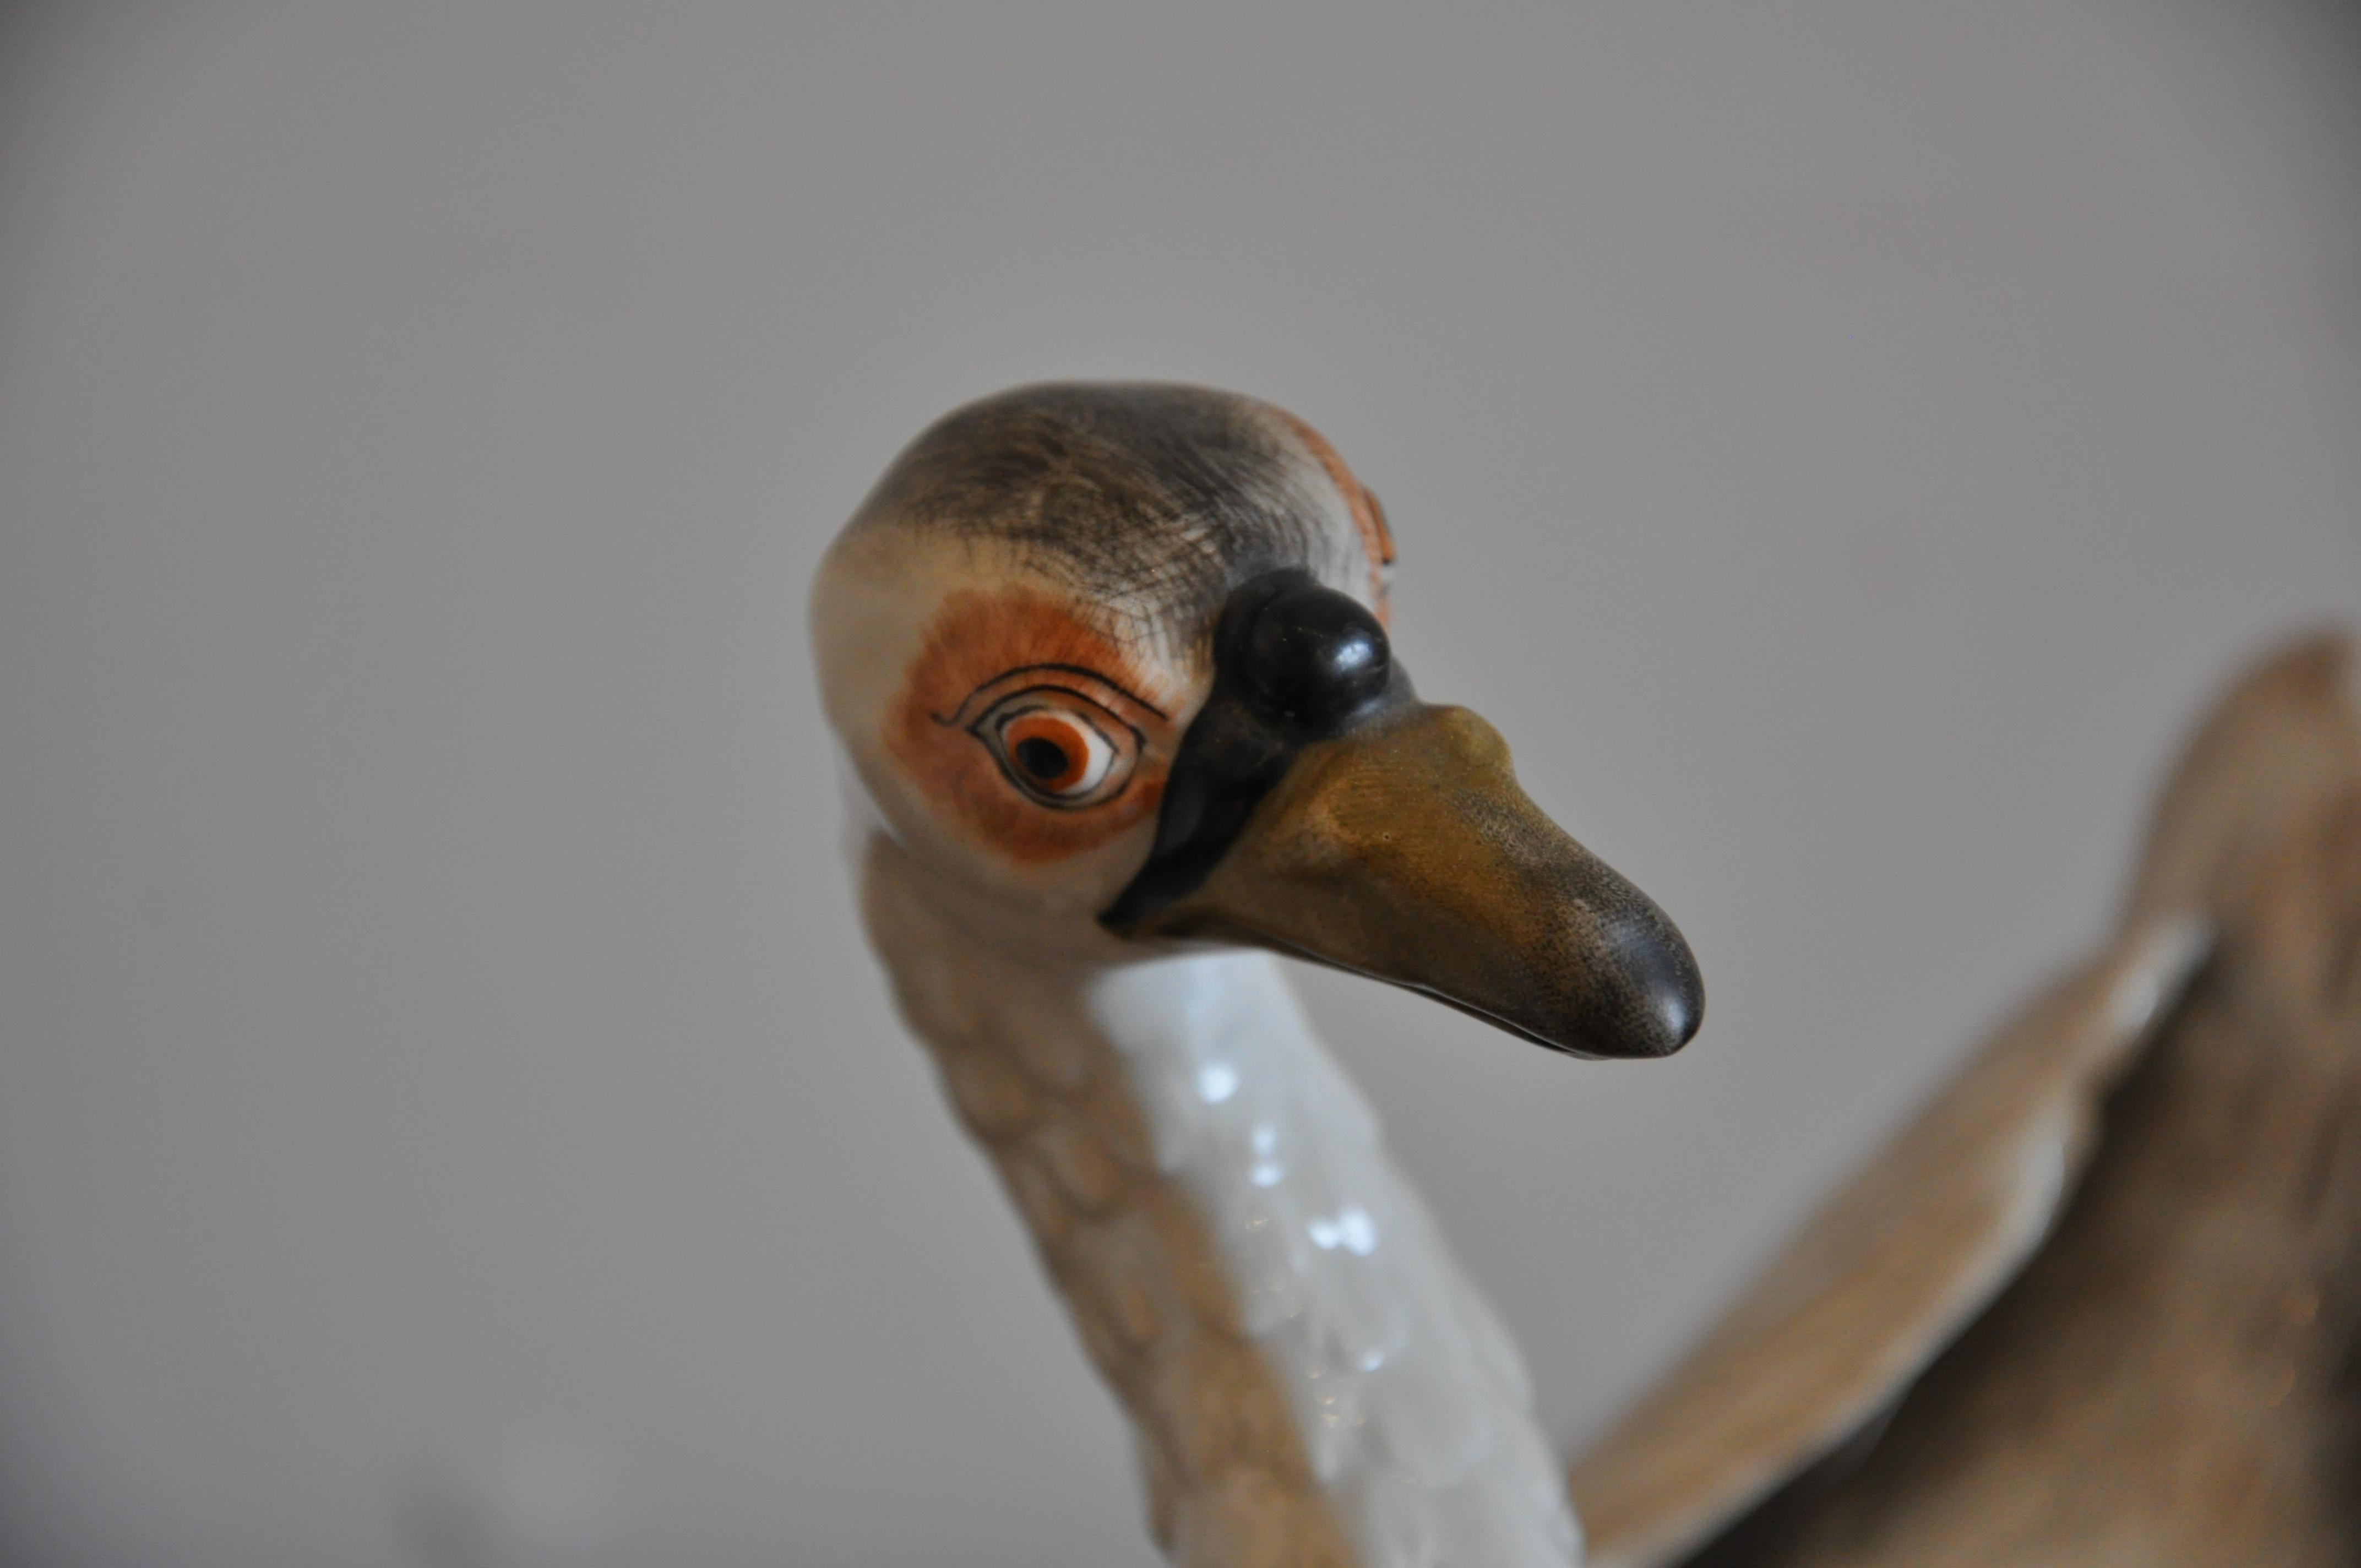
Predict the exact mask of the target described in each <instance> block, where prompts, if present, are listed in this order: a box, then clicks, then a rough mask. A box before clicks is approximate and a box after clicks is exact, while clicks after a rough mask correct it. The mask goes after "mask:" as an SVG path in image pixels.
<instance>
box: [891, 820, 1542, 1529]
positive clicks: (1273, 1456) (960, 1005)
mask: <svg viewBox="0 0 2361 1568" xmlns="http://www.w3.org/2000/svg"><path fill="white" fill-rule="evenodd" d="M866 885H867V894H868V898H867V905H868V912H869V916H870V922H871V927H872V935H873V939H874V940H875V942H876V945H877V948H878V950H879V951H880V953H881V954H883V955H884V959H885V962H886V965H887V967H888V969H889V970H890V971H891V972H892V974H893V977H894V979H895V985H896V990H897V992H898V993H899V995H900V998H901V1001H902V1004H903V1008H904V1011H905V1013H906V1016H907V1017H908V1019H909V1022H910V1024H911V1025H912V1027H913V1028H914V1029H915V1030H916V1031H917V1033H918V1034H919V1035H920V1036H922V1037H923V1038H924V1039H926V1040H927V1042H928V1045H929V1046H930V1047H932V1048H933V1049H934V1051H935V1052H936V1055H937V1057H938V1059H939V1062H940V1064H941V1067H942V1069H943V1072H944V1076H945V1079H946V1082H947V1085H948V1087H949V1088H950V1092H951V1096H952V1098H953V1101H954V1102H955V1103H956V1104H957V1105H958V1107H959V1109H960V1111H961V1114H962V1117H963V1119H964V1120H965V1121H966V1122H967V1124H968V1126H969V1128H970V1130H971V1131H972V1132H973V1133H974V1134H975V1135H976V1136H977V1137H978V1139H979V1141H980V1142H982V1143H983V1145H984V1146H985V1147H986V1149H987V1151H988V1152H989V1153H990V1154H991V1155H992V1157H993V1158H994V1163H995V1164H996V1165H997V1166H998V1167H999V1168H1000V1171H1001V1174H1002V1176H1003V1178H1004V1179H1005V1181H1006V1182H1007V1185H1008V1187H1009V1190H1010V1192H1011V1195H1012V1197H1013V1198H1014V1199H1015V1201H1016V1203H1017V1205H1018V1207H1019V1209H1020V1210H1021V1211H1022V1212H1024V1214H1025V1217H1026V1220H1027V1224H1028V1225H1029V1226H1030V1227H1031V1229H1032V1231H1033V1234H1034V1236H1035V1239H1036V1241H1037V1243H1038V1245H1039V1246H1040V1249H1041V1252H1042V1255H1043V1258H1044V1260H1045V1262H1046V1263H1047V1265H1048V1266H1049V1271H1050V1274H1051V1277H1052V1278H1053V1280H1055V1282H1056V1283H1057V1284H1058V1286H1059V1288H1060V1290H1061V1291H1062V1292H1063V1293H1064V1294H1065V1296H1066V1299H1067V1301H1068V1304H1069V1307H1070V1309H1071V1312H1072V1315H1073V1318H1074V1321H1075V1323H1076V1326H1077V1328H1078V1330H1079V1331H1080V1332H1081V1333H1082V1338H1083V1341H1084V1343H1085V1346H1086V1348H1087V1349H1089V1351H1090V1352H1091V1354H1092V1356H1093V1360H1094V1361H1095V1362H1096V1363H1097V1365H1098V1366H1099V1368H1100V1370H1101V1372H1102V1373H1103V1374H1104V1376H1106V1377H1107V1379H1108V1381H1109V1383H1110V1385H1111V1386H1112V1387H1114V1389H1115V1393H1116V1395H1117V1397H1118V1398H1120V1399H1121V1400H1122V1401H1123V1403H1124V1405H1125V1407H1126V1410H1127V1411H1128V1412H1129V1413H1130V1414H1131V1415H1132V1417H1133V1419H1134V1421H1135V1423H1136V1425H1137V1428H1138V1429H1139V1449H1140V1458H1141V1465H1142V1470H1143V1474H1144V1475H1145V1476H1146V1478H1147V1481H1148V1491H1149V1498H1150V1513H1151V1523H1152V1525H1153V1526H1154V1528H1155V1530H1156V1533H1157V1535H1158V1538H1159V1541H1163V1542H1164V1544H1165V1545H1166V1547H1167V1550H1168V1551H1170V1552H1171V1553H1172V1554H1173V1556H1174V1557H1175V1559H1176V1560H1177V1561H1180V1562H1181V1563H1186V1564H1189V1565H1191V1568H1216V1565H1219V1568H1235V1565H1236V1564H1242V1563H1257V1564H1258V1563H1265V1562H1268V1563H1273V1564H1279V1563H1285V1564H1289V1565H1290V1568H1293V1565H1295V1564H1299V1563H1320V1562H1329V1563H1336V1564H1338V1565H1339V1568H1345V1565H1356V1568H1431V1565H1433V1568H1439V1565H1443V1564H1450V1565H1453V1568H1566V1565H1567V1564H1570V1563H1575V1562H1576V1561H1577V1560H1578V1558H1579V1555H1580V1549H1579V1542H1578V1535H1577V1531H1576V1527H1575V1524H1574V1520H1573V1517H1572V1515H1571V1513H1570V1511H1569V1510H1568V1508H1567V1505H1566V1502H1565V1488H1564V1477H1563V1473H1562V1471H1561V1469H1560V1467H1559V1464H1558V1463H1557V1461H1556V1459H1555V1457H1554V1454H1553V1453H1552V1452H1551V1450H1550V1446H1549V1444H1548V1442H1546V1440H1545V1439H1544V1437H1543V1434H1542V1432H1541V1431H1540V1430H1539V1429H1538V1427H1537V1426H1536V1425H1535V1423H1534V1421H1533V1419H1532V1412H1531V1397H1530V1391H1529V1387H1528V1385H1527V1381H1526V1377H1525V1373H1524V1369H1523V1366H1522V1364H1521V1360H1520V1358H1519V1356H1518V1354H1517V1353H1516V1351H1515V1349H1514V1347H1513V1346H1512V1345H1511V1344H1510V1341H1509V1339H1508V1337H1507V1335H1506V1334H1505V1333H1504V1332H1502V1330H1501V1329H1500V1327H1499V1323H1498V1321H1497V1320H1496V1319H1495V1318H1494V1316H1493V1314H1492V1312H1491V1310H1490V1309H1489V1308H1488V1306H1487V1305H1486V1303H1485V1302H1484V1301H1483V1300H1482V1299H1481V1298H1480V1297H1479V1296H1478V1294H1477V1291H1476V1290H1475V1288H1474V1287H1473V1286H1472V1285H1471V1284H1470V1283H1469V1282H1468V1281H1467V1279H1466V1277H1465V1276H1464V1275H1463V1274H1462V1273H1461V1271H1460V1270H1459V1268H1458V1266H1457V1265H1456V1264H1455V1261H1454V1260H1453V1259H1452V1257H1451V1255H1450V1254H1449V1252H1448V1250H1447V1249H1446V1248H1445V1247H1444V1245H1443V1242H1442V1240H1441V1238H1440V1236H1439V1235H1438V1234H1436V1231H1435V1228H1434V1225H1433V1222H1432V1220H1431V1219H1430V1217H1429V1216H1428V1214H1427V1212H1426V1211H1425V1208H1424V1206H1423V1205H1422V1203H1421V1202H1420V1201H1419V1200H1418V1198H1417V1196H1416V1194H1415V1193H1414V1192H1413V1191H1412V1190H1411V1187H1410V1184H1409V1182H1408V1181H1407V1179H1405V1178H1404V1177H1403V1176H1402V1175H1401V1173H1400V1171H1399V1170H1398V1169H1397V1168H1395V1166H1394V1165H1393V1163H1392V1161H1391V1159H1390V1158H1389V1156H1388V1155H1387V1152H1386V1150H1385V1148H1384V1146H1383V1143H1382V1140H1381V1138H1380V1135H1379V1132H1378V1124H1377V1120H1376V1118H1375V1116H1374V1115H1373V1114H1372V1113H1370V1111H1369V1109H1368V1107H1367V1104H1366V1102H1364V1101H1363V1100H1362V1099H1361V1097H1360V1095H1359V1094H1358V1093H1357V1092H1356V1091H1355V1089H1354V1088H1353V1086H1352V1085H1351V1083H1350V1082H1349V1081H1347V1080H1346V1079H1345V1076H1344V1074H1343V1073H1342V1072H1341V1071H1339V1070H1338V1069H1337V1067H1336V1065H1335V1063H1334V1061H1333V1060H1332V1059H1331V1058H1330V1057H1329V1056H1328V1053H1327V1052H1326V1051H1325V1050H1324V1049H1323V1047H1322V1046H1321V1045H1320V1043H1319V1041H1318V1040H1317V1039H1316V1038H1315V1037H1314V1036H1313V1035H1312V1031H1311V1029H1310V1027H1309V1025H1308V1022H1307V1021H1306V1019H1305V1018H1304V1016H1303V1014H1302V1011H1301V1007H1300V1005H1299V1004H1298V1003H1297V1001H1296V999H1295V996H1294V994H1293V992H1291V991H1290V988H1289V987H1288V985H1287V983H1286V981H1285V979H1284V977H1283V976H1282V974H1281V972H1280V970H1279V965H1278V963H1277V962H1276V961H1275V960H1273V959H1269V958H1268V957H1266V956H1264V955H1261V954H1255V953H1239V952H1222V953H1213V954H1205V955H1198V956H1187V957H1176V958H1162V959H1150V960H1146V961H1139V962H1129V963H1115V964H1106V963H1098V962H1093V961H1088V960H1087V959H1084V958H1082V957H1080V956H1078V955H1077V953H1076V952H1074V951H1072V950H1065V951H1060V952H1056V953H1049V952H1044V953H1041V954H1038V955H1033V954H1028V953H1027V950H1026V949H1025V948H1023V947H1022V946H1021V945H1018V944H1016V943H1012V942H1009V941H1006V940H1005V933H1004V934H1002V936H1001V937H997V938H995V937H992V936H985V935H983V934H981V933H982V929H983V928H982V927H978V925H977V924H976V923H975V922H974V921H973V920H972V919H966V918H962V917H961V916H960V915H955V914H953V913H951V910H952V909H954V908H956V906H957V905H958V903H959V902H960V901H958V900H957V899H955V898H953V899H949V900H947V899H946V898H945V896H944V894H945V890H944V889H942V888H940V887H939V886H929V885H928V872H927V871H926V870H925V868H924V867H923V866H922V865H921V864H920V863H919V862H917V861H915V860H913V859H911V858H910V857H909V856H907V855H906V853H904V852H903V851H902V850H899V849H898V848H897V847H895V845H894V844H893V843H892V842H891V841H890V840H888V839H884V838H878V839H873V841H872V844H871V847H870V850H869V853H868V855H867V857H866Z"/></svg>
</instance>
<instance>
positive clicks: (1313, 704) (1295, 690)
mask: <svg viewBox="0 0 2361 1568" xmlns="http://www.w3.org/2000/svg"><path fill="white" fill-rule="evenodd" d="M1240 620H1241V621H1242V622H1243V625H1242V629H1241V630H1240V631H1239V633H1238V640H1239V643H1240V646H1239V647H1238V648H1237V649H1236V650H1235V652H1236V656H1237V665H1238V672H1239V674H1242V675H1243V676H1244V677H1245V678H1246V685H1247V687H1248V688H1249V689H1250V690H1251V691H1252V692H1253V694H1254V695H1255V696H1257V698H1259V699H1260V700H1261V701H1262V703H1264V704H1265V705H1266V706H1268V707H1269V708H1270V710H1271V711H1272V712H1273V713H1274V714H1276V715H1277V716H1279V717H1280V718H1288V719H1291V720H1293V721H1294V722H1296V723H1298V724H1301V725H1303V726H1305V727H1307V728H1309V729H1313V730H1318V731H1322V732H1328V731H1333V730H1334V729H1339V728H1341V727H1342V726H1343V725H1344V724H1345V722H1346V721H1347V720H1348V719H1350V718H1353V716H1354V715H1356V714H1357V713H1359V712H1360V711H1361V710H1362V709H1363V708H1366V707H1368V706H1369V705H1370V704H1371V703H1373V702H1375V701H1376V700H1377V699H1378V697H1379V696H1383V695H1384V693H1385V689H1386V682H1387V679H1388V677H1389V675H1390V674H1392V671H1393V653H1392V651H1391V650H1390V649H1389V647H1388V646H1387V644H1386V630H1385V628H1384V627H1382V626H1380V625H1378V618H1377V617H1376V616H1374V615H1371V614H1370V613H1369V612H1368V611H1367V609H1363V608H1362V606H1361V604H1360V602H1359V601H1358V600H1357V599H1355V598H1352V597H1351V596H1350V595H1349V594H1343V593H1339V592H1337V591H1336V590H1335V589H1334V588H1330V587H1322V586H1321V585H1319V584H1318V583H1315V582H1312V581H1311V580H1310V579H1309V578H1304V577H1301V576H1300V575H1298V574H1295V573H1288V574H1285V575H1284V576H1282V577H1281V578H1280V580H1279V581H1276V582H1271V583H1269V586H1268V589H1267V590H1266V596H1265V597H1263V598H1262V602H1261V603H1260V604H1259V605H1256V606H1252V607H1250V608H1248V609H1247V613H1246V615H1245V616H1243V617H1241V618H1240Z"/></svg>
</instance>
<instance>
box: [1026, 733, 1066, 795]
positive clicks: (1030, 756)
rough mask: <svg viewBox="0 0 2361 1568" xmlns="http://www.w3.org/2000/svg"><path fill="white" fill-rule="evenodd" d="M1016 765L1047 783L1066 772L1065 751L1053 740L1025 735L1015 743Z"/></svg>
mask: <svg viewBox="0 0 2361 1568" xmlns="http://www.w3.org/2000/svg"><path fill="white" fill-rule="evenodd" d="M1016 765H1017V766H1018V767H1020V768H1023V769H1024V770H1025V771H1026V772H1027V773H1031V774H1032V775H1033V776H1034V777H1035V778H1037V779H1039V780H1041V781H1043V782H1044V783H1047V782H1048V781H1049V780H1051V779H1054V778H1057V777H1059V776H1060V774H1062V773H1064V772H1065V771H1066V749H1065V748H1064V747H1063V746H1060V745H1059V744H1058V743H1057V742H1056V741H1055V740H1042V739H1041V737H1039V736H1038V735H1027V737H1026V738H1025V739H1024V740H1019V741H1018V742H1016Z"/></svg>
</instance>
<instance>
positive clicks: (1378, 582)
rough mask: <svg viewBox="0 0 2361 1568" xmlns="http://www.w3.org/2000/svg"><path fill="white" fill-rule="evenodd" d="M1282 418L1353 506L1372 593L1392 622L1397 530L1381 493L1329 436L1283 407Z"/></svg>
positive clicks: (1381, 618) (1382, 615)
mask: <svg viewBox="0 0 2361 1568" xmlns="http://www.w3.org/2000/svg"><path fill="white" fill-rule="evenodd" d="M1279 418H1281V419H1283V420H1285V421H1286V422H1287V428H1288V429H1290V430H1291V431H1293V432H1294V433H1295V437H1296V439H1297V440H1299V441H1301V442H1302V443H1303V444H1304V445H1306V446H1308V447H1310V448H1311V449H1312V456H1313V457H1315V458H1317V459H1319V462H1320V466H1321V467H1322V468H1323V469H1324V470H1326V472H1327V475H1328V482H1329V483H1330V484H1332V485H1334V486H1335V487H1336V488H1337V490H1338V491H1339V492H1340V493H1341V494H1342V495H1343V496H1344V498H1345V505H1346V506H1347V507H1350V508H1351V509H1352V511H1353V525H1354V526H1355V527H1356V528H1358V529H1359V530H1360V531H1361V551H1362V554H1365V555H1367V557H1368V561H1369V594H1370V597H1371V598H1373V599H1374V600H1375V601H1376V602H1377V607H1378V620H1379V621H1380V622H1384V623H1387V624H1390V623H1391V620H1392V615H1391V611H1392V608H1393V607H1392V605H1391V604H1390V603H1389V600H1388V598H1387V595H1386V576H1385V568H1387V567H1388V566H1390V565H1393V564H1394V535H1393V530H1391V529H1389V528H1388V527H1387V526H1386V513H1385V509H1384V508H1382V507H1380V506H1378V498H1377V497H1375V496H1373V495H1371V494H1370V493H1369V492H1368V491H1367V490H1366V489H1364V488H1362V487H1361V481H1360V480H1358V479H1356V478H1355V477H1353V470H1352V469H1350V468H1348V467H1346V466H1345V459H1344V458H1343V457H1342V456H1341V455H1338V453H1337V451H1336V449H1335V448H1334V447H1333V446H1331V445H1329V444H1328V438H1327V437H1326V436H1324V435H1323V434H1321V433H1319V432H1318V431H1316V430H1314V429H1312V427H1311V426H1310V425H1308V424H1306V423H1304V422H1302V421H1301V420H1300V419H1298V418H1296V417H1295V416H1294V415H1293V414H1291V413H1287V412H1285V411H1281V412H1280V414H1279Z"/></svg>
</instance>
